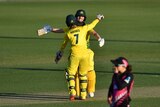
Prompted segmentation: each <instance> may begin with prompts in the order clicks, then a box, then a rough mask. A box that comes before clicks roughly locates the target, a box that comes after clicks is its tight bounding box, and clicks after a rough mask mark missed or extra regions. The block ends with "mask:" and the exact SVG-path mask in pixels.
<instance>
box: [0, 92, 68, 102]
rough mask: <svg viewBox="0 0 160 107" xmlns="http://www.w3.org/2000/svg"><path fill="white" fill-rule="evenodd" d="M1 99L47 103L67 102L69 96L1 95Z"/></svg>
mask: <svg viewBox="0 0 160 107" xmlns="http://www.w3.org/2000/svg"><path fill="white" fill-rule="evenodd" d="M0 98H6V99H21V100H43V101H44V100H45V101H67V100H68V96H63V95H42V94H41V95H40V94H17V93H0Z"/></svg>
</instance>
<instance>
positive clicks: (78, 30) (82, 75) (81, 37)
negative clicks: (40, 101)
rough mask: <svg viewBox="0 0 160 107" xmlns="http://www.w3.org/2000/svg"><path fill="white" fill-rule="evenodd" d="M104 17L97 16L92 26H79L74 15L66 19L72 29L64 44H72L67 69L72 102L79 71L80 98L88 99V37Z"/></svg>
mask: <svg viewBox="0 0 160 107" xmlns="http://www.w3.org/2000/svg"><path fill="white" fill-rule="evenodd" d="M103 18H104V16H103V15H97V19H95V20H94V21H93V22H92V23H91V24H88V25H85V26H77V25H76V18H75V17H74V16H73V15H68V16H67V17H66V24H67V26H68V27H69V28H70V30H68V32H66V36H65V40H64V43H65V44H66V43H67V42H68V41H69V42H70V43H71V54H70V57H69V65H68V68H67V71H68V75H69V93H70V100H74V99H75V95H76V90H75V75H76V73H77V69H79V70H78V74H79V79H80V98H81V99H82V100H84V99H86V96H87V92H86V88H87V72H88V69H89V68H88V64H89V62H88V61H89V59H88V55H89V54H88V48H87V41H86V36H87V32H88V31H89V30H91V29H93V28H94V27H95V25H96V24H97V23H98V22H99V20H101V19H103ZM62 46H63V47H61V50H60V51H61V52H62V51H63V50H64V48H65V46H66V45H62Z"/></svg>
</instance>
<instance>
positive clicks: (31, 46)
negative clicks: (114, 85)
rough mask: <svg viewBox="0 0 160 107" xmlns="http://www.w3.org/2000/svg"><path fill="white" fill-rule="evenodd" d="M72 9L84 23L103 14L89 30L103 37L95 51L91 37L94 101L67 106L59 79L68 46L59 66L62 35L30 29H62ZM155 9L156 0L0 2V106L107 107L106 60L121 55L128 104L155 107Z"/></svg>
mask: <svg viewBox="0 0 160 107" xmlns="http://www.w3.org/2000/svg"><path fill="white" fill-rule="evenodd" d="M88 4H90V5H88ZM77 9H84V10H86V13H87V23H90V22H91V21H92V20H93V19H94V18H95V16H96V14H98V13H101V14H104V16H105V19H104V20H103V21H102V22H100V23H99V24H98V25H97V26H96V27H95V30H96V31H97V32H98V33H99V34H100V35H101V36H102V37H104V38H105V39H106V44H105V46H104V47H102V48H99V46H98V42H97V41H96V40H95V39H94V38H93V37H92V38H91V49H92V50H93V51H94V52H95V70H96V73H97V84H96V97H95V98H93V99H90V98H88V99H87V100H86V101H75V102H69V101H68V93H67V88H66V87H67V85H66V82H65V78H64V69H65V68H66V66H67V57H68V54H69V48H66V51H65V54H64V57H63V58H62V60H61V61H60V63H59V64H55V63H54V61H53V60H54V56H55V53H56V51H58V49H59V47H60V45H61V42H62V41H63V34H54V33H50V34H48V35H46V36H44V37H38V36H37V34H36V30H37V29H39V28H41V27H42V26H43V25H45V24H51V25H52V26H53V27H62V28H63V27H66V25H65V16H66V15H68V14H71V13H72V14H74V13H75V12H76V10H77ZM159 11H160V2H159V1H158V0H129V1H128V0H121V1H119V0H77V1H71V0H67V1H64V0H63V1H61V0H47V1H43V0H41V1H37V0H33V1H32V0H30V1H27V2H25V1H21V0H17V1H16V0H14V2H13V1H12V0H8V1H5V0H3V1H0V13H1V14H0V106H1V107H51V106H54V107H64V106H65V107H72V106H73V107H75V106H76V107H82V106H83V107H97V106H101V107H103V106H108V105H107V102H106V96H107V89H108V86H109V84H110V81H111V76H112V70H111V69H112V64H111V63H110V59H113V58H116V57H118V56H125V57H127V58H128V59H129V61H130V63H131V64H132V65H133V72H134V75H135V85H134V89H133V93H132V102H131V106H133V107H136V106H139V107H151V106H152V107H159V105H160V103H159V100H160V93H159V89H160V81H159V79H160V73H159V71H160V67H159V65H160V54H159V53H160V49H159V47H160V36H159V35H160V32H159V23H158V22H159V19H160V14H159ZM104 59H105V60H104Z"/></svg>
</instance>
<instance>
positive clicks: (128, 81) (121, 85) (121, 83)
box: [114, 73, 133, 90]
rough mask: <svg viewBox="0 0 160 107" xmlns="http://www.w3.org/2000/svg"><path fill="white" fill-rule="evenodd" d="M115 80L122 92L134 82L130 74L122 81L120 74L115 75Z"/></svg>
mask: <svg viewBox="0 0 160 107" xmlns="http://www.w3.org/2000/svg"><path fill="white" fill-rule="evenodd" d="M114 79H115V81H116V83H117V86H118V89H119V90H121V89H123V88H125V87H127V86H129V85H130V84H131V83H132V81H133V74H131V73H128V74H127V75H126V77H125V78H124V79H120V78H119V76H118V74H115V75H114Z"/></svg>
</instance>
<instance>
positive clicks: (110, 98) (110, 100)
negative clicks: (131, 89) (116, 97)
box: [107, 96, 112, 105]
mask: <svg viewBox="0 0 160 107" xmlns="http://www.w3.org/2000/svg"><path fill="white" fill-rule="evenodd" d="M107 101H108V104H110V105H111V104H112V96H111V97H108V99H107Z"/></svg>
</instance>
